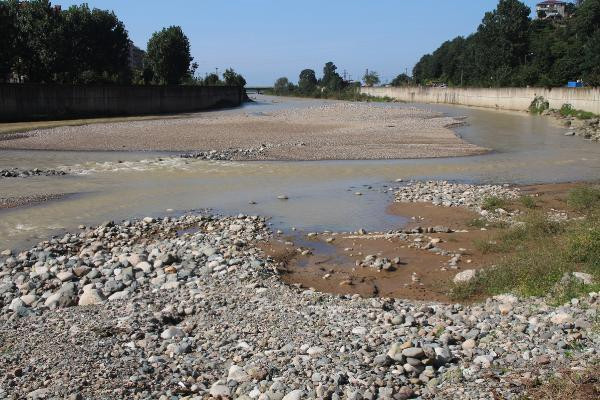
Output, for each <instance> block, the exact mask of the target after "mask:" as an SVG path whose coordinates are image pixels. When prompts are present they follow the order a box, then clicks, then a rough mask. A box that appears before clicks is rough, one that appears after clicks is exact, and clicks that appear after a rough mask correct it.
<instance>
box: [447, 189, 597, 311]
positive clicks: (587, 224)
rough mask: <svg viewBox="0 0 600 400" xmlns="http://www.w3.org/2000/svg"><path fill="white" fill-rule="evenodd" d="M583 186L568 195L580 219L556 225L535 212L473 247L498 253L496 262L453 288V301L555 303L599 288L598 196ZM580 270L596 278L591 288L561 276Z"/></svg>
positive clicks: (490, 252)
mask: <svg viewBox="0 0 600 400" xmlns="http://www.w3.org/2000/svg"><path fill="white" fill-rule="evenodd" d="M597 190H598V189H595V188H593V187H583V188H578V189H574V190H573V191H571V192H570V193H569V195H568V199H569V200H570V201H569V204H570V207H572V208H573V209H576V210H577V211H579V212H581V213H582V215H583V216H584V218H581V219H574V220H571V221H569V222H561V223H559V222H555V221H552V220H550V219H549V218H548V216H547V215H546V214H545V213H544V212H542V211H538V210H529V211H528V212H527V214H526V216H525V217H524V218H523V219H522V221H520V223H518V224H517V225H516V226H513V227H510V228H508V229H505V230H502V231H500V232H497V233H495V234H493V235H491V236H490V237H489V238H487V239H485V240H479V241H476V242H475V243H474V244H475V246H476V248H477V249H478V250H480V251H481V252H482V253H484V254H496V255H498V259H497V263H496V264H495V265H494V266H492V267H490V268H487V269H485V270H483V272H482V273H480V274H479V275H478V276H477V278H475V279H474V280H472V281H471V282H469V283H467V284H463V285H456V286H454V287H453V289H452V292H451V296H452V297H453V298H454V299H455V300H466V299H469V298H475V297H487V296H493V295H496V294H502V293H508V292H511V293H515V294H518V295H521V296H539V297H544V296H547V297H549V299H550V300H552V301H554V302H556V303H562V302H565V301H568V300H570V299H571V298H575V297H579V296H581V295H584V294H586V293H589V292H590V291H598V290H600V194H599V193H598V192H597ZM576 271H581V272H586V273H589V274H591V275H592V276H593V278H594V283H593V284H592V285H585V284H583V283H581V282H579V281H576V280H574V279H567V280H563V277H564V276H565V274H567V275H570V274H571V273H572V272H576Z"/></svg>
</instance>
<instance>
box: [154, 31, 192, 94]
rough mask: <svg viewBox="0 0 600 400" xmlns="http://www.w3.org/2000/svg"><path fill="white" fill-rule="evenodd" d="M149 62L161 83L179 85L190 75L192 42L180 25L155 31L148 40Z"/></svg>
mask: <svg viewBox="0 0 600 400" xmlns="http://www.w3.org/2000/svg"><path fill="white" fill-rule="evenodd" d="M147 59H148V64H149V65H150V67H151V68H152V70H153V71H154V79H155V80H156V81H157V82H158V83H161V84H165V83H166V84H169V85H177V84H179V83H181V82H182V80H183V79H184V78H185V77H186V76H189V75H190V63H191V62H192V60H193V58H192V56H191V55H190V42H189V40H188V38H187V36H185V34H184V33H183V30H182V29H181V27H179V26H171V27H169V28H164V29H163V30H161V31H159V32H155V33H154V34H153V35H152V37H151V38H150V41H149V42H148V51H147Z"/></svg>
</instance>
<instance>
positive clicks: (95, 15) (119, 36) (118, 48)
mask: <svg viewBox="0 0 600 400" xmlns="http://www.w3.org/2000/svg"><path fill="white" fill-rule="evenodd" d="M60 36H61V39H62V40H61V42H60V43H59V44H58V45H57V47H58V49H57V51H58V54H59V59H58V61H57V67H58V70H59V73H58V74H57V75H58V77H57V80H59V81H62V82H65V83H84V84H85V83H93V82H119V83H129V82H130V80H131V71H130V67H129V50H130V46H132V44H131V42H130V41H129V35H128V33H127V30H126V29H125V25H124V24H123V22H121V21H120V20H119V19H118V18H117V16H116V15H115V14H114V13H113V12H110V11H106V10H99V9H96V8H95V9H93V10H90V8H89V7H88V6H87V4H83V5H81V6H71V7H69V9H67V10H66V11H64V12H63V15H62V24H61V28H60Z"/></svg>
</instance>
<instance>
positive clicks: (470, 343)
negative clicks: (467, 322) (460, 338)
mask: <svg viewBox="0 0 600 400" xmlns="http://www.w3.org/2000/svg"><path fill="white" fill-rule="evenodd" d="M476 345H477V344H476V343H475V340H473V339H467V340H465V341H464V342H463V343H462V345H461V347H462V348H463V350H473V349H474V348H475V346H476Z"/></svg>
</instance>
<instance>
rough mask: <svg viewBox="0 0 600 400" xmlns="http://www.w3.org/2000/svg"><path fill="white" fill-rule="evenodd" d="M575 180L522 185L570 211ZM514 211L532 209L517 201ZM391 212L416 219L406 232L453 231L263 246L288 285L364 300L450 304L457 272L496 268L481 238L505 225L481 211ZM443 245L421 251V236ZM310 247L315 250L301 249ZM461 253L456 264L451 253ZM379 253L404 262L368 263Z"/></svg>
mask: <svg viewBox="0 0 600 400" xmlns="http://www.w3.org/2000/svg"><path fill="white" fill-rule="evenodd" d="M579 185H580V184H576V183H565V184H550V185H548V184H545V185H531V186H524V187H521V190H522V193H523V194H524V195H527V196H531V197H533V198H534V199H535V208H537V209H539V210H543V211H551V210H566V207H567V205H566V197H567V193H568V191H569V190H570V189H572V188H574V187H576V186H579ZM509 206H510V208H511V209H521V210H523V211H525V210H527V209H528V208H527V207H526V206H525V205H523V204H522V203H521V202H520V201H518V200H516V201H514V202H511V203H510V204H509ZM387 212H388V213H389V214H394V215H402V216H405V217H409V218H410V222H409V223H408V224H407V225H406V226H404V227H402V229H403V230H404V231H410V230H412V229H415V228H417V227H418V228H421V229H422V231H424V232H427V231H428V230H435V229H433V228H434V227H436V228H438V229H439V228H449V230H451V231H452V232H451V233H441V232H437V233H422V234H420V235H419V234H414V235H408V237H406V236H402V235H399V234H397V233H396V232H394V233H393V234H385V233H368V234H364V235H359V234H335V233H332V234H319V235H318V236H316V237H314V238H312V239H310V240H309V241H308V242H304V239H303V240H302V242H304V243H307V244H306V246H305V247H303V248H298V246H297V245H296V244H294V243H293V242H294V238H293V237H292V238H277V239H274V240H273V241H271V242H270V243H269V244H268V245H265V246H264V248H263V249H264V251H265V252H266V253H267V254H268V255H270V256H271V257H273V258H274V259H275V260H276V261H278V262H280V263H281V265H282V267H281V272H282V279H283V280H284V281H285V282H287V283H289V284H296V285H301V286H302V287H306V288H314V289H316V290H318V291H323V292H328V293H336V294H359V295H361V296H364V297H377V296H378V297H394V298H405V299H413V300H437V301H442V302H449V301H451V300H450V298H449V296H448V291H449V288H450V286H451V285H450V282H451V281H452V279H453V277H454V276H455V275H456V274H457V273H458V272H460V271H461V270H465V269H475V270H477V269H481V268H485V267H488V266H490V265H493V264H494V263H495V262H497V261H498V257H499V255H497V254H485V253H483V252H482V251H481V250H479V249H478V247H477V245H476V243H477V242H478V241H484V240H490V239H491V238H492V237H493V236H494V235H495V234H496V233H498V231H499V230H501V229H505V228H503V227H502V226H501V225H496V224H491V223H488V224H487V226H485V224H482V223H481V220H480V218H479V217H480V216H479V215H478V214H477V213H475V212H474V211H471V210H468V209H465V208H457V207H452V208H448V207H441V206H434V205H431V204H429V203H393V204H391V205H389V206H388V208H387ZM416 239H417V240H420V242H418V243H419V244H420V246H421V247H422V244H423V243H427V242H430V241H434V242H438V241H439V243H437V244H436V245H435V247H437V248H439V249H442V250H443V251H445V253H447V254H436V253H434V252H432V251H430V250H429V249H424V248H417V247H418V246H416V243H415V240H416ZM306 249H310V250H311V251H312V254H304V255H303V254H302V251H304V250H306ZM457 253H459V254H461V257H460V261H459V262H458V264H457V265H456V266H455V267H453V266H451V265H450V264H449V261H450V260H451V258H452V256H453V255H455V254H457ZM368 255H373V256H376V257H379V258H386V259H388V260H393V259H395V258H399V260H400V263H399V264H397V265H394V267H393V268H392V269H391V270H381V271H378V270H377V269H374V268H370V267H361V266H359V264H360V263H361V262H363V261H364V259H365V257H366V256H368Z"/></svg>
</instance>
